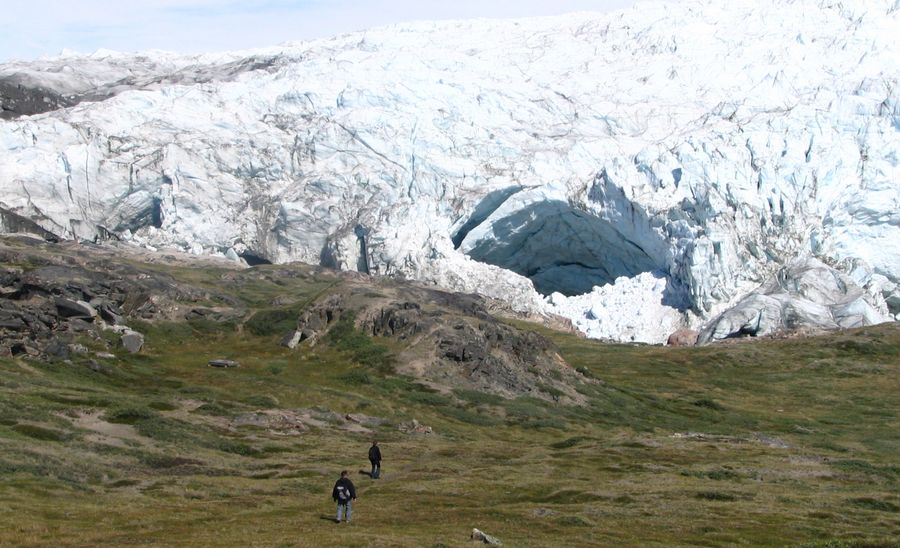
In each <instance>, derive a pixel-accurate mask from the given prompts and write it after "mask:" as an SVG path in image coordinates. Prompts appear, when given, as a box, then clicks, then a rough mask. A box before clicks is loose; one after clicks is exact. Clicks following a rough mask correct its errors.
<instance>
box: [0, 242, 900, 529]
mask: <svg viewBox="0 0 900 548" xmlns="http://www.w3.org/2000/svg"><path fill="white" fill-rule="evenodd" d="M97 265H103V268H104V269H105V271H107V272H108V273H109V275H108V276H107V277H105V278H104V279H103V280H93V281H92V280H91V279H90V277H89V276H88V275H87V274H86V273H89V272H91V271H92V268H93V267H96V266H97ZM0 268H2V272H3V290H2V301H0V304H2V306H0V325H2V329H3V330H4V331H3V335H2V341H3V343H5V342H6V341H7V340H9V337H10V334H9V330H10V329H11V327H10V325H12V324H14V322H12V321H11V320H10V315H11V311H12V310H13V309H14V308H15V310H19V311H23V310H24V311H27V314H25V316H24V317H25V318H31V317H32V316H34V317H35V318H37V319H36V321H38V322H41V323H43V322H44V320H43V319H41V317H51V316H53V314H55V312H54V311H45V313H44V314H40V313H32V312H31V311H32V310H41V309H42V307H43V303H44V300H43V299H44V297H43V296H42V294H41V293H40V291H39V288H40V287H46V288H47V289H48V292H50V293H52V292H54V291H58V292H70V293H69V296H70V297H71V296H73V295H71V292H75V291H84V290H90V289H92V288H93V289H95V290H99V289H103V286H101V285H100V284H103V283H106V284H107V286H105V288H106V291H107V293H106V294H105V295H106V297H104V298H105V299H109V301H107V302H106V303H105V304H104V303H97V306H98V307H101V310H103V311H105V312H104V314H106V315H109V314H110V313H111V312H114V310H113V307H114V306H118V305H117V304H115V302H116V295H117V291H118V290H120V289H126V290H128V291H127V293H128V294H129V295H133V296H134V297H133V298H131V299H130V300H129V299H126V300H127V303H126V304H125V305H124V307H123V308H122V309H121V311H122V312H123V314H124V316H123V318H122V319H123V320H124V322H125V323H126V324H127V325H129V326H130V327H131V328H133V329H136V330H138V331H139V332H141V333H142V334H143V335H144V344H143V347H142V348H141V349H140V350H139V351H138V352H135V353H132V352H130V351H129V350H128V349H127V348H125V347H123V346H122V344H121V342H120V334H119V333H116V332H115V330H114V329H112V327H113V326H112V325H110V324H106V327H107V328H106V329H102V328H101V327H102V324H101V321H102V322H106V320H103V319H102V318H101V317H99V312H98V317H94V316H90V317H87V318H85V317H81V318H76V317H74V316H70V317H68V318H64V319H62V320H61V321H60V322H59V324H58V325H56V326H54V327H52V333H53V337H52V339H53V340H56V341H61V342H62V343H63V344H56V345H50V344H44V343H42V342H41V341H42V340H43V339H41V338H40V337H37V338H36V339H35V340H33V341H31V342H29V343H28V344H23V347H25V348H24V349H23V351H16V355H13V356H11V355H9V354H8V353H0V499H2V500H3V501H4V504H3V505H2V506H0V544H11V545H29V546H83V545H99V544H102V545H127V544H164V545H213V544H215V545H229V546H232V545H263V546H274V545H277V546H324V545H332V544H337V543H341V544H345V545H373V544H377V545H380V546H410V547H412V546H416V547H418V546H463V545H468V536H469V534H470V532H471V530H472V528H473V527H477V528H479V529H482V530H484V531H486V532H488V533H489V534H491V535H494V536H496V537H499V538H500V539H501V540H502V541H503V542H504V543H505V544H506V545H513V546H598V545H641V546H648V545H651V546H671V545H673V544H707V545H708V544H715V545H722V544H746V545H787V544H799V543H803V544H804V545H811V546H818V545H822V546H834V545H836V543H840V542H845V543H846V544H847V545H850V546H854V545H871V546H880V545H884V546H888V545H891V543H896V539H897V538H900V521H898V518H897V516H898V511H900V497H898V494H897V493H898V488H900V467H898V462H897V455H898V454H900V438H898V432H900V424H898V416H897V413H896V410H897V409H898V408H900V401H898V394H900V386H898V381H900V370H898V368H900V330H898V329H897V325H896V324H886V325H883V326H877V327H869V328H865V329H862V330H853V331H845V332H840V333H833V334H829V335H826V336H820V337H815V338H806V339H783V340H773V339H769V340H757V341H754V342H734V343H724V344H718V345H714V346H706V347H695V348H665V347H658V346H657V347H649V346H642V345H609V344H601V343H599V342H597V341H592V340H588V339H585V338H582V337H577V336H575V335H573V334H571V333H563V332H560V331H553V330H549V329H547V328H545V327H541V326H539V325H537V324H529V323H526V322H523V321H509V323H508V322H507V321H502V322H501V321H498V320H497V319H494V318H491V317H490V316H488V315H485V314H484V313H483V309H480V308H479V306H478V303H479V302H482V301H481V299H479V298H476V297H472V296H465V295H457V296H455V297H452V298H444V299H439V298H437V296H435V295H432V296H431V297H429V298H428V299H427V300H424V301H422V302H420V303H417V304H419V305H420V306H421V308H420V309H419V310H420V311H421V312H422V314H423V315H426V316H427V312H428V311H433V310H437V309H439V308H444V310H445V313H444V314H442V317H445V318H446V319H447V322H448V323H447V325H448V327H449V328H450V330H451V331H456V329H455V327H456V326H457V325H459V326H461V329H459V331H460V332H466V331H467V330H468V329H474V330H478V329H481V330H483V331H482V332H483V333H503V334H504V337H506V336H507V335H508V336H510V337H512V339H511V340H512V341H516V340H519V341H522V342H524V343H525V345H524V346H523V348H524V349H527V350H528V351H530V352H534V348H535V347H534V346H533V342H534V341H544V342H543V343H542V344H545V345H549V347H550V348H552V351H553V352H554V353H557V352H558V354H559V356H561V358H562V359H563V360H564V361H565V363H566V364H568V366H567V367H570V368H571V369H574V370H576V371H577V373H576V372H571V371H567V369H562V368H558V367H557V368H556V369H550V367H555V366H558V365H559V364H555V365H554V364H553V363H544V362H542V361H541V360H540V359H539V358H540V356H539V354H540V352H536V353H535V354H536V355H535V356H531V357H528V358H529V359H533V358H538V359H537V360H536V361H535V362H532V363H534V367H528V368H522V369H518V370H516V371H515V373H516V374H517V375H518V376H519V378H520V379H522V380H524V381H528V380H529V379H534V378H536V375H535V374H534V372H533V371H531V369H537V370H538V373H539V374H540V376H541V379H540V380H539V381H534V382H533V384H532V385H531V386H532V389H531V390H528V387H527V386H522V385H521V384H520V385H519V386H513V387H511V388H513V389H516V390H518V392H516V393H512V392H510V387H507V386H504V385H502V384H499V383H502V382H503V381H504V380H506V379H508V378H509V377H508V376H507V373H508V371H509V370H504V369H501V372H502V373H503V374H501V375H499V376H498V377H496V379H495V380H496V381H499V383H498V382H495V383H493V384H484V383H482V381H483V380H484V379H483V378H482V377H479V376H478V375H477V374H476V375H472V376H469V377H467V376H465V375H460V374H455V375H450V376H447V377H443V378H441V377H439V376H435V375H434V371H435V370H434V369H432V370H430V371H429V370H427V369H425V370H420V369H416V368H408V367H407V366H409V365H410V364H413V363H416V360H415V359H411V355H410V354H408V353H406V350H405V349H413V350H414V349H415V348H416V341H415V340H414V339H415V337H409V336H406V337H404V335H408V334H409V333H411V331H407V330H406V329H405V328H406V327H409V326H410V325H413V324H410V323H403V322H400V321H399V318H400V316H396V315H392V314H391V313H387V314H385V315H382V316H379V318H384V319H385V320H386V322H383V323H378V322H376V324H377V325H380V326H381V327H380V329H383V328H385V327H391V328H392V329H394V330H395V332H394V333H386V332H384V331H382V332H381V333H380V335H379V336H375V337H372V336H370V334H369V333H367V332H365V331H362V330H360V329H354V327H353V326H354V325H357V326H359V327H363V326H369V327H372V326H373V325H376V324H373V323H370V320H373V319H375V318H374V317H373V316H369V319H366V317H364V316H366V313H362V314H360V315H359V316H357V317H356V318H355V320H354V323H349V322H342V321H341V320H339V319H338V320H336V321H335V322H334V324H333V325H332V327H331V330H330V331H329V332H328V333H326V334H324V335H323V336H321V337H319V338H318V340H317V342H316V344H315V345H310V344H309V339H307V340H305V341H303V342H301V343H300V344H299V345H298V346H297V347H295V348H293V349H291V348H288V347H286V346H283V345H282V344H281V343H282V333H284V332H285V331H291V330H293V329H296V328H298V327H300V324H299V323H298V319H301V322H302V324H303V325H304V326H305V328H312V327H313V326H314V325H315V322H313V321H311V318H315V317H321V318H327V313H325V312H326V311H329V310H330V311H336V310H338V309H339V308H340V307H335V306H327V307H325V306H324V305H325V303H327V302H329V299H328V297H327V295H342V299H341V303H343V304H342V306H344V309H345V310H347V309H349V308H353V309H356V310H359V309H358V308H356V304H357V303H359V302H361V301H366V302H370V303H381V304H379V306H378V308H379V309H381V310H388V311H390V310H403V311H406V312H415V311H416V310H417V309H416V308H415V307H405V308H403V307H400V308H391V307H389V306H382V305H383V303H384V302H385V299H386V298H387V300H388V301H390V300H392V299H393V298H394V296H396V295H406V297H407V298H406V299H405V300H404V301H403V302H411V300H410V299H414V298H416V297H417V296H421V295H423V294H424V293H420V292H423V291H431V290H428V289H425V288H421V287H419V286H414V285H413V286H405V285H404V284H402V283H399V282H393V281H390V280H366V279H364V278H359V277H356V276H353V275H348V274H343V275H341V274H338V273H333V272H327V271H322V270H318V269H314V268H311V267H308V266H303V265H279V266H264V267H259V268H255V269H244V270H238V269H235V268H233V267H230V266H228V264H227V263H223V262H222V261H218V262H214V261H209V260H207V261H198V260H196V259H194V260H193V261H191V262H186V259H185V258H184V257H179V256H177V255H174V254H169V255H158V254H157V255H148V256H146V257H143V258H139V257H135V256H133V255H131V254H128V253H123V252H121V251H112V250H110V249H108V248H99V249H98V248H95V247H94V246H87V245H84V246H76V245H72V244H61V245H51V244H44V243H35V242H34V241H33V240H27V239H13V240H4V241H3V247H2V253H0ZM53 272H56V274H57V275H59V279H60V280H61V279H63V276H67V279H68V282H67V283H60V284H59V285H57V286H53V285H52V282H53V280H52V279H51V278H50V276H51V274H52V273H53ZM76 272H80V274H78V275H75V274H76ZM10 273H12V274H10ZM16 276H18V277H19V278H16ZM22 278H26V279H27V280H28V281H27V283H26V284H25V285H23V286H16V283H17V282H16V281H15V280H16V279H22ZM363 284H368V286H367V290H366V291H356V289H357V288H360V287H362V285H363ZM14 286H16V287H19V288H20V289H21V288H22V287H25V288H27V289H28V291H30V292H31V293H28V292H22V291H19V290H17V291H16V292H11V291H9V289H10V288H11V287H14ZM146 287H152V288H153V293H154V295H155V297H156V298H155V299H152V300H145V299H143V298H142V295H143V293H144V289H145V288H146ZM448 297H449V296H448ZM10 304H12V305H15V306H14V307H13V306H10ZM61 304H65V303H61ZM88 304H89V303H88ZM332 304H333V302H332ZM351 305H352V306H351ZM63 310H70V308H69V305H67V304H66V305H65V306H64V307H63ZM317 311H323V315H321V316H320V315H318V313H317ZM110 317H111V316H110ZM345 318H346V317H345ZM407 318H409V317H407ZM432 319H433V318H432ZM440 320H441V318H437V321H440ZM417 321H420V322H422V323H421V325H423V326H426V325H431V324H429V323H428V322H427V321H423V319H422V317H419V319H418V320H417ZM23 323H26V322H23ZM16 332H17V333H21V332H22V329H21V327H20V329H19V330H18V331H16ZM429 332H430V331H429ZM438 332H440V329H439V330H438ZM517 334H518V335H517ZM38 335H39V333H38ZM516 337H518V339H517V338H516ZM0 344H2V343H0ZM429 344H432V343H429ZM28 348H30V349H32V351H29V350H28ZM467 348H469V349H470V350H475V351H477V350H479V347H478V346H477V345H472V346H470V347H467ZM50 350H52V351H53V352H52V354H51V352H50ZM499 350H503V348H499ZM415 353H416V352H415V351H414V352H413V354H415ZM495 357H496V358H497V359H498V360H507V361H506V362H505V363H513V364H514V360H510V359H509V357H508V356H507V357H504V356H503V353H502V352H500V353H497V354H495ZM394 358H396V360H395V359H394ZM211 360H230V361H232V362H239V366H238V367H222V368H217V367H210V366H209V365H208V363H209V362H210V361H211ZM418 362H419V363H422V360H421V356H419V360H418ZM216 363H218V364H220V365H221V364H227V363H226V362H216ZM231 365H233V364H231ZM495 365H496V364H491V363H483V364H482V368H485V369H487V370H491V368H492V367H494V366H495ZM432 366H433V367H439V368H447V369H449V370H451V371H457V372H459V371H464V370H465V360H463V362H456V361H454V360H451V362H443V363H442V364H432ZM467 378H468V379H470V380H471V382H469V381H467ZM571 393H575V394H577V395H578V396H579V397H578V398H575V397H570V396H568V395H567V394H571ZM373 438H377V439H379V440H380V442H381V443H380V445H381V447H382V452H383V453H384V455H385V461H384V465H383V470H384V473H383V477H382V479H379V480H378V481H377V482H374V481H372V480H370V479H369V478H368V477H366V476H365V474H364V473H362V472H364V471H365V470H367V469H368V466H367V464H368V463H367V461H366V454H367V453H366V450H367V448H368V446H369V444H370V442H371V440H372V439H373ZM342 469H348V470H350V471H351V472H352V474H351V477H352V479H353V481H354V482H355V483H356V484H357V486H358V487H359V492H360V498H359V500H358V501H357V503H356V506H355V516H356V517H355V518H354V519H355V523H354V524H353V525H352V526H349V527H344V526H337V525H335V524H334V523H331V522H330V521H329V520H330V518H331V517H332V511H333V507H332V504H331V500H330V496H329V495H330V489H331V486H332V484H333V482H334V481H335V479H336V478H337V475H338V473H339V472H340V470H342ZM854 543H857V544H854ZM865 543H868V544H865Z"/></svg>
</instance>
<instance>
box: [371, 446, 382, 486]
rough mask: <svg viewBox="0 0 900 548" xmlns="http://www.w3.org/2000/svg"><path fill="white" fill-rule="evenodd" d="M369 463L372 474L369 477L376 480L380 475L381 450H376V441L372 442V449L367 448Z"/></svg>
mask: <svg viewBox="0 0 900 548" xmlns="http://www.w3.org/2000/svg"><path fill="white" fill-rule="evenodd" d="M369 462H371V463H372V473H371V474H369V476H371V478H372V479H378V476H380V475H381V449H379V448H378V442H377V441H373V442H372V447H369Z"/></svg>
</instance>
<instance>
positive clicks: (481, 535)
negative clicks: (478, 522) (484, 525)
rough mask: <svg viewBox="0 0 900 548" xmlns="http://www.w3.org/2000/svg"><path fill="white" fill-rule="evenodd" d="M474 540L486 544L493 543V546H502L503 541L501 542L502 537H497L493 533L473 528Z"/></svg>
mask: <svg viewBox="0 0 900 548" xmlns="http://www.w3.org/2000/svg"><path fill="white" fill-rule="evenodd" d="M471 538H472V540H474V541H476V542H482V543H484V544H491V545H493V546H502V545H503V543H502V542H500V539H498V538H497V537H492V536H491V535H489V534H487V533H485V532H483V531H480V530H478V529H472V536H471Z"/></svg>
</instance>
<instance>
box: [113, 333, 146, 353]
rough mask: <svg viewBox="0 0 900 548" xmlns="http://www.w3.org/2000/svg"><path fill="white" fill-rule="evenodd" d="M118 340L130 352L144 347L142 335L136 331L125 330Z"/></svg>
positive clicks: (138, 350)
mask: <svg viewBox="0 0 900 548" xmlns="http://www.w3.org/2000/svg"><path fill="white" fill-rule="evenodd" d="M119 340H120V341H121V342H122V346H123V347H125V350H127V351H129V352H131V353H132V354H135V353H137V352H140V351H141V348H143V347H144V336H143V335H141V334H140V333H138V332H137V331H127V332H126V333H125V334H124V335H122V337H121V338H120V339H119Z"/></svg>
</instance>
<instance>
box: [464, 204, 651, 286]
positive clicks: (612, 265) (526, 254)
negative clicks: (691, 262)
mask: <svg viewBox="0 0 900 548" xmlns="http://www.w3.org/2000/svg"><path fill="white" fill-rule="evenodd" d="M462 248H463V251H464V252H465V253H466V254H467V255H468V256H470V257H471V258H473V259H475V260H477V261H481V262H484V263H488V264H493V265H496V266H499V267H501V268H506V269H508V270H512V271H513V272H516V273H518V274H521V275H523V276H526V277H528V278H530V279H531V281H532V282H533V283H534V286H535V289H537V291H538V292H540V293H542V294H544V295H549V294H550V293H553V292H557V291H558V292H559V293H562V294H564V295H569V296H571V295H581V294H583V293H587V292H589V291H591V289H593V287H594V286H596V285H604V284H607V283H613V282H614V281H615V280H616V278H618V277H621V276H626V277H632V276H636V275H638V274H640V273H642V272H652V271H660V270H663V269H664V268H665V266H664V265H663V264H661V262H660V261H659V260H656V259H654V257H652V256H651V255H650V254H649V253H648V252H647V251H646V250H645V249H644V248H643V247H641V245H639V243H637V242H635V241H632V240H630V239H628V238H627V237H626V236H625V235H623V233H622V231H620V230H618V229H617V228H616V227H615V226H614V225H613V224H612V223H610V222H609V221H607V220H604V219H601V218H599V217H596V216H594V215H591V214H590V213H587V212H585V211H582V210H579V209H576V208H573V207H572V206H570V205H569V204H568V203H566V202H562V201H547V202H540V203H535V204H532V205H530V206H528V207H525V208H523V209H520V210H518V211H516V212H515V213H512V214H510V215H508V216H506V217H504V218H502V219H499V220H495V221H493V222H492V224H491V230H490V231H489V232H488V235H485V236H482V237H481V238H480V239H478V240H477V241H475V242H471V243H464V244H463V245H462Z"/></svg>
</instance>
